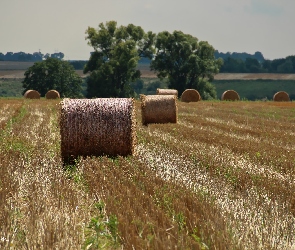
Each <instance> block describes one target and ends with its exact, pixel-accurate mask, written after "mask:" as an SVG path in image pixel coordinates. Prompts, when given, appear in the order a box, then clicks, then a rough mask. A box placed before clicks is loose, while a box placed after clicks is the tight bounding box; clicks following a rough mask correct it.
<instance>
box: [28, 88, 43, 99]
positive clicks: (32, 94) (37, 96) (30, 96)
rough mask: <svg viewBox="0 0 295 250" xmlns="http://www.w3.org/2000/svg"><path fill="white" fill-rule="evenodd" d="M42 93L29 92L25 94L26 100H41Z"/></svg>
mask: <svg viewBox="0 0 295 250" xmlns="http://www.w3.org/2000/svg"><path fill="white" fill-rule="evenodd" d="M40 96H41V95H40V93H39V92H38V91H36V90H27V91H26V93H25V94H24V98H27V99H40Z"/></svg>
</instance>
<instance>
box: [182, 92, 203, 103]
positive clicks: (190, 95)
mask: <svg viewBox="0 0 295 250" xmlns="http://www.w3.org/2000/svg"><path fill="white" fill-rule="evenodd" d="M181 101H182V102H198V101H201V95H200V93H199V92H198V91H197V90H195V89H186V90H185V91H183V93H182V95H181Z"/></svg>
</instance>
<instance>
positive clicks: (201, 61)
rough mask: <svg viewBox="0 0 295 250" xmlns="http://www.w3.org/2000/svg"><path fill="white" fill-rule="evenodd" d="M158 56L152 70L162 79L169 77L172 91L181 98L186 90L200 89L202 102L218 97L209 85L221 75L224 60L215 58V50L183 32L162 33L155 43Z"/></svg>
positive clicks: (153, 61) (152, 63)
mask: <svg viewBox="0 0 295 250" xmlns="http://www.w3.org/2000/svg"><path fill="white" fill-rule="evenodd" d="M155 49H156V53H155V57H154V59H153V60H152V62H151V69H152V70H153V71H155V72H156V73H157V75H158V77H159V78H165V77H168V80H169V88H173V89H177V90H178V93H179V95H181V94H182V92H183V91H184V90H185V89H191V88H193V89H197V90H198V91H199V93H200V95H201V96H202V98H203V99H211V98H216V91H215V88H214V87H213V85H212V84H211V83H210V81H212V80H213V79H214V75H215V74H217V73H218V72H219V68H220V67H221V65H222V62H223V61H222V59H217V60H216V59H215V57H214V51H215V49H214V48H213V47H212V46H211V45H210V44H209V43H208V42H205V41H200V42H199V41H198V39H197V38H196V37H193V36H191V35H189V34H184V33H183V32H182V31H174V32H173V33H169V32H168V31H163V32H160V33H159V34H158V35H157V36H156V41H155Z"/></svg>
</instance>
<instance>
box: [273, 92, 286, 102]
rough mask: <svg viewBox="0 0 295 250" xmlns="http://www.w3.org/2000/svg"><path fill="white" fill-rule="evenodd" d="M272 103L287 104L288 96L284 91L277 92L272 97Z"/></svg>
mask: <svg viewBox="0 0 295 250" xmlns="http://www.w3.org/2000/svg"><path fill="white" fill-rule="evenodd" d="M273 100H274V102H289V101H290V97H289V94H288V93H287V92H285V91H279V92H277V93H275V94H274V96H273Z"/></svg>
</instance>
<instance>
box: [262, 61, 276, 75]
mask: <svg viewBox="0 0 295 250" xmlns="http://www.w3.org/2000/svg"><path fill="white" fill-rule="evenodd" d="M262 68H263V69H264V71H265V72H267V73H272V72H273V70H272V66H271V60H265V61H264V62H263V63H262Z"/></svg>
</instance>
